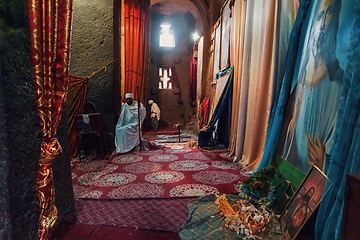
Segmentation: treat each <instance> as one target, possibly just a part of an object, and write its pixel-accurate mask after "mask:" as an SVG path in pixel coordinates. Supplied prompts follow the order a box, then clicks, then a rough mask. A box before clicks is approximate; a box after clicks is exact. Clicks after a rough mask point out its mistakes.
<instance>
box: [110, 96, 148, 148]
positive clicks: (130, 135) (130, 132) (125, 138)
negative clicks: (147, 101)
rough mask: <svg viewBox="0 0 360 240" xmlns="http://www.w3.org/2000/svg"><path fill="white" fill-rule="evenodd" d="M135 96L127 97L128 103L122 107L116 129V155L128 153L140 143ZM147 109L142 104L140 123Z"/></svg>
mask: <svg viewBox="0 0 360 240" xmlns="http://www.w3.org/2000/svg"><path fill="white" fill-rule="evenodd" d="M133 97H134V95H133V94H132V93H127V94H126V95H125V98H126V103H125V104H123V105H122V107H121V111H120V117H119V120H118V122H117V124H116V127H115V146H116V153H117V154H121V153H126V152H129V151H131V150H132V149H134V148H135V147H136V146H137V145H138V144H139V143H140V139H139V119H138V113H139V112H138V103H137V102H136V101H134V100H133ZM145 116H146V109H145V107H144V106H143V104H142V103H140V122H141V124H142V122H143V121H144V119H145Z"/></svg>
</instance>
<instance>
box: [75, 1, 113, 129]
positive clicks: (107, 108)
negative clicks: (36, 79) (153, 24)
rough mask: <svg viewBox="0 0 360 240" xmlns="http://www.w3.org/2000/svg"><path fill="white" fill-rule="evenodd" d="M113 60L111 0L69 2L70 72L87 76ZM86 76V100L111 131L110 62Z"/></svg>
mask: <svg viewBox="0 0 360 240" xmlns="http://www.w3.org/2000/svg"><path fill="white" fill-rule="evenodd" d="M112 60H113V0H91V1H80V0H75V1H74V2H73V22H72V35H71V57H70V74H72V75H76V76H81V77H86V76H87V77H89V76H91V75H92V74H93V72H96V71H97V70H99V69H100V68H101V67H103V66H104V65H106V64H107V63H109V62H111V61H112ZM113 64H114V63H111V64H110V65H109V66H108V67H107V68H106V69H103V70H101V71H100V72H98V73H97V74H95V75H94V76H92V77H91V78H90V79H89V82H88V92H87V100H88V101H91V102H92V103H94V104H95V105H96V110H97V112H101V113H102V114H103V116H104V124H105V131H107V132H111V133H113V132H114V130H115V124H116V120H117V114H116V109H115V102H114V101H115V99H114V90H113V88H114V83H113V82H114V77H113V66H114V65H113Z"/></svg>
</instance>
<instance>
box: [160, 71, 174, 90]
mask: <svg viewBox="0 0 360 240" xmlns="http://www.w3.org/2000/svg"><path fill="white" fill-rule="evenodd" d="M171 77H172V73H171V68H169V67H160V68H159V89H172V81H171Z"/></svg>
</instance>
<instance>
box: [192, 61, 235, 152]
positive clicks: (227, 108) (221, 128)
mask: <svg viewBox="0 0 360 240" xmlns="http://www.w3.org/2000/svg"><path fill="white" fill-rule="evenodd" d="M228 72H229V73H230V74H229V77H228V80H227V82H226V84H225V87H224V89H223V91H222V93H221V96H220V98H219V101H218V103H217V105H216V107H215V110H214V112H213V113H212V115H211V119H210V121H209V124H208V125H207V126H205V127H204V128H203V129H202V130H200V132H199V139H198V145H199V146H200V147H207V146H211V147H213V146H214V145H215V144H224V145H228V143H229V128H230V125H231V122H230V119H231V117H230V113H231V108H232V92H233V80H234V66H233V67H231V68H227V69H225V70H223V71H221V72H220V73H219V75H225V74H226V73H228ZM215 131H217V134H216V136H215V139H214V138H213V132H215Z"/></svg>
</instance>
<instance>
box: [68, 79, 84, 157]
mask: <svg viewBox="0 0 360 240" xmlns="http://www.w3.org/2000/svg"><path fill="white" fill-rule="evenodd" d="M88 80H89V79H88V78H81V77H76V76H69V89H68V92H67V97H66V105H67V106H66V108H67V111H68V119H67V120H68V127H69V145H70V146H69V147H70V157H71V158H75V157H76V153H77V147H78V145H77V143H78V142H77V141H76V128H75V115H77V114H81V113H83V112H84V106H85V99H86V93H87V86H88V84H87V83H88Z"/></svg>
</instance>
